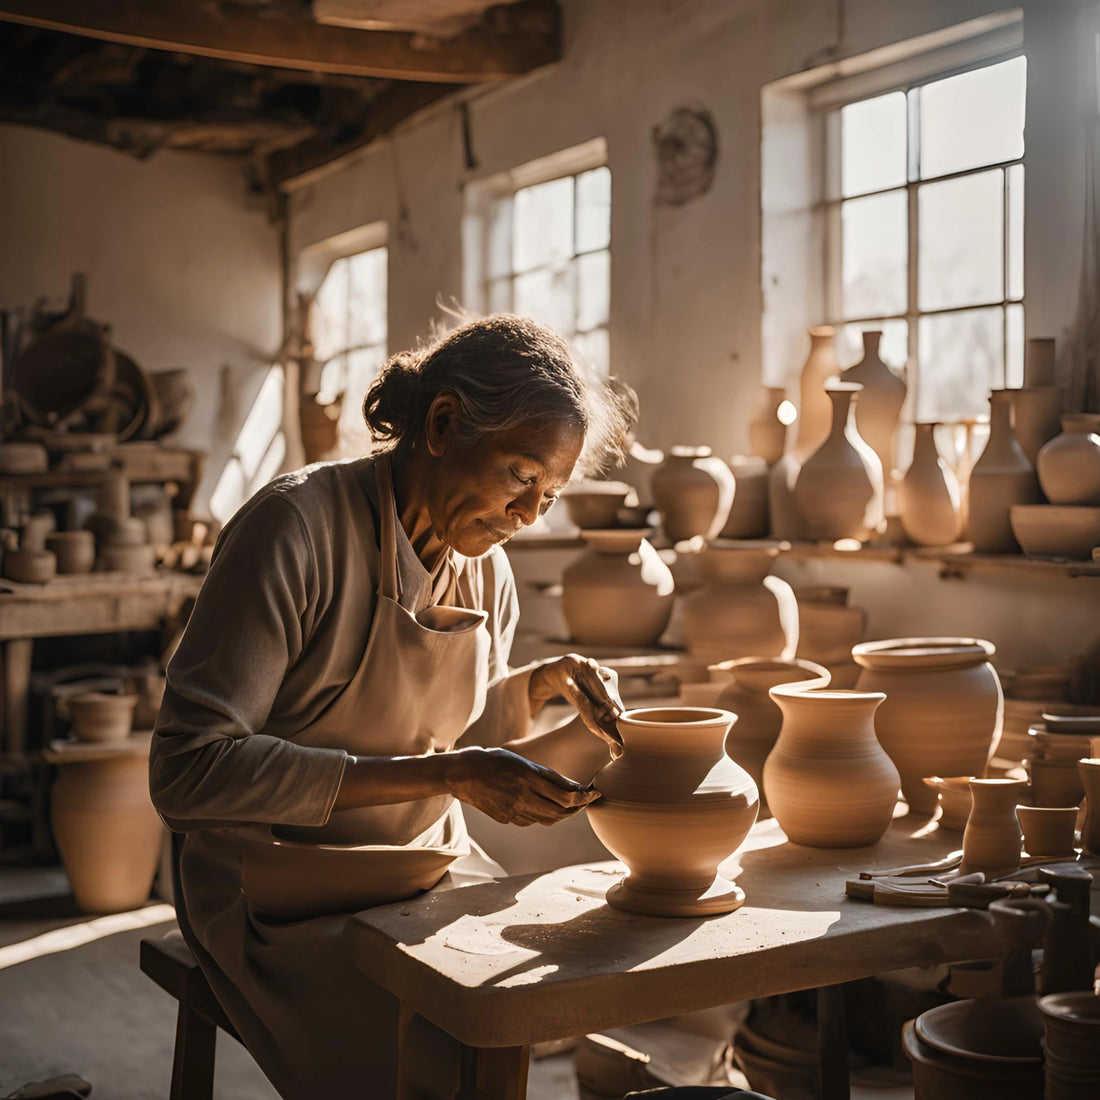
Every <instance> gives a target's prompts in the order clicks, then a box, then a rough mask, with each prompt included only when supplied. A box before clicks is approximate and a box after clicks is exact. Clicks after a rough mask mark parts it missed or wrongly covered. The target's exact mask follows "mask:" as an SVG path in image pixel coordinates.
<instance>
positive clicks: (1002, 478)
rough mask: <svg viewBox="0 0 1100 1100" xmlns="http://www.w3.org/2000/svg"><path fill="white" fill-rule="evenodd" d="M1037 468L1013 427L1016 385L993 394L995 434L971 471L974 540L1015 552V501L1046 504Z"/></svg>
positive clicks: (994, 550) (983, 548)
mask: <svg viewBox="0 0 1100 1100" xmlns="http://www.w3.org/2000/svg"><path fill="white" fill-rule="evenodd" d="M1042 501H1043V494H1042V491H1041V490H1040V488H1039V479H1038V478H1037V477H1036V476H1035V469H1034V467H1033V466H1032V465H1031V463H1030V462H1029V461H1028V460H1027V456H1026V455H1025V454H1024V452H1023V451H1022V450H1021V449H1020V445H1019V443H1018V442H1017V441H1016V436H1015V435H1014V434H1013V431H1012V391H1011V390H994V391H993V392H992V393H991V394H990V395H989V439H988V440H987V442H986V445H985V450H984V451H982V453H981V456H980V457H979V459H978V461H977V462H975V463H974V468H973V469H972V470H971V471H970V484H969V489H968V492H967V510H968V519H967V522H968V525H969V537H970V541H971V542H972V543H973V544H974V549H975V551H977V552H978V553H979V554H1015V553H1018V552H1019V549H1020V547H1019V543H1017V541H1016V536H1015V535H1014V534H1013V532H1012V523H1011V519H1010V513H1011V510H1012V506H1013V505H1014V504H1041V503H1042Z"/></svg>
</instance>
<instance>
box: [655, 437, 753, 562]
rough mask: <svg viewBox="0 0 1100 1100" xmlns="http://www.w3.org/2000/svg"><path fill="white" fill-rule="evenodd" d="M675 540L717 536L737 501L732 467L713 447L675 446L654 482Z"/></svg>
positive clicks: (665, 524)
mask: <svg viewBox="0 0 1100 1100" xmlns="http://www.w3.org/2000/svg"><path fill="white" fill-rule="evenodd" d="M650 486H651V488H652V490H653V500H654V502H655V503H656V505H657V507H658V508H659V509H660V512H661V523H662V526H663V527H664V531H665V534H666V535H667V536H668V539H669V541H671V542H683V541H685V540H686V539H690V538H694V537H695V536H696V535H702V536H703V537H704V538H714V537H715V536H716V535H717V534H718V532H719V531H721V530H722V528H723V527H724V526H725V523H726V519H727V517H728V516H729V510H730V506H731V505H732V504H733V492H734V481H733V474H732V472H731V471H730V468H729V467H728V466H727V465H726V464H725V463H724V462H723V461H722V460H721V459H720V458H719V457H718V456H717V455H714V454H711V450H710V448H709V447H673V448H672V449H671V451H670V452H669V454H668V457H667V458H666V459H665V461H664V462H663V463H662V465H661V466H660V467H659V468H658V469H657V471H656V472H655V473H654V474H653V477H652V479H651V481H650Z"/></svg>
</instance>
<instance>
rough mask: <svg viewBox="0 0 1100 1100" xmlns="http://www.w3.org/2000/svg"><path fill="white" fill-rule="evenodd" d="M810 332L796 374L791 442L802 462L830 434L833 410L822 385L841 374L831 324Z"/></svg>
mask: <svg viewBox="0 0 1100 1100" xmlns="http://www.w3.org/2000/svg"><path fill="white" fill-rule="evenodd" d="M809 336H810V354H809V355H808V356H807V357H806V362H805V363H804V364H803V366H802V374H801V376H800V378H799V406H798V432H797V434H796V436H795V443H794V455H795V457H796V459H797V460H798V462H799V463H802V462H805V461H806V459H807V458H809V457H810V455H812V454H813V453H814V451H816V450H817V449H818V447H820V446H821V444H822V443H824V442H825V440H826V439H827V438H828V436H829V425H830V424H831V423H832V416H833V414H832V406H831V403H830V401H829V398H828V396H827V394H826V392H825V387H826V385H827V384H829V383H830V382H832V381H833V380H834V379H835V378H836V377H837V376H838V375H839V374H840V364H839V363H837V361H836V347H835V344H834V339H835V336H836V330H835V329H834V328H833V326H832V325H817V326H816V327H814V328H812V329H810V330H809Z"/></svg>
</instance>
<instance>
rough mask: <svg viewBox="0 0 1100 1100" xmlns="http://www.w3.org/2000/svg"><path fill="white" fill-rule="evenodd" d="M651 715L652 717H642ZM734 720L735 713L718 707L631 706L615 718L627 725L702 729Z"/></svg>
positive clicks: (735, 718) (735, 717)
mask: <svg viewBox="0 0 1100 1100" xmlns="http://www.w3.org/2000/svg"><path fill="white" fill-rule="evenodd" d="M661 714H665V715H673V714H679V715H687V716H688V717H686V718H671V717H670V718H658V717H656V716H657V715H661ZM644 715H652V716H653V717H649V718H646V717H643V716H644ZM731 720H732V721H736V720H737V715H736V714H734V713H733V712H732V711H729V710H721V709H720V708H718V707H682V706H668V707H632V708H631V709H630V710H624V711H623V712H622V714H620V715H619V717H618V718H617V719H616V721H617V722H625V723H626V725H628V726H650V727H652V726H670V727H671V726H680V727H683V726H687V727H688V728H690V729H703V728H705V727H708V726H724V725H725V724H726V723H727V722H729V721H731Z"/></svg>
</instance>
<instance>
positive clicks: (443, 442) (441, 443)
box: [424, 393, 458, 458]
mask: <svg viewBox="0 0 1100 1100" xmlns="http://www.w3.org/2000/svg"><path fill="white" fill-rule="evenodd" d="M457 417H458V401H457V399H456V398H455V396H454V394H451V393H440V394H437V395H436V397H435V400H434V401H433V402H432V403H431V406H430V407H429V409H428V415H427V417H426V418H425V421H424V442H425V443H426V444H427V446H428V450H429V452H430V453H431V454H432V455H433V456H434V457H435V458H440V457H441V456H442V455H443V452H444V451H446V449H447V443H448V441H449V440H450V439H451V438H452V436H453V432H454V423H455V420H456V418H457Z"/></svg>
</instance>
